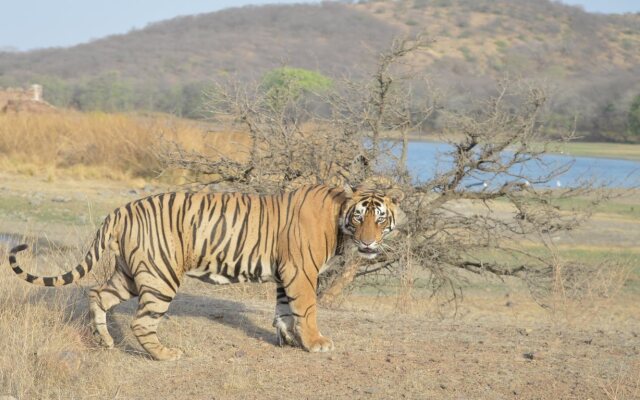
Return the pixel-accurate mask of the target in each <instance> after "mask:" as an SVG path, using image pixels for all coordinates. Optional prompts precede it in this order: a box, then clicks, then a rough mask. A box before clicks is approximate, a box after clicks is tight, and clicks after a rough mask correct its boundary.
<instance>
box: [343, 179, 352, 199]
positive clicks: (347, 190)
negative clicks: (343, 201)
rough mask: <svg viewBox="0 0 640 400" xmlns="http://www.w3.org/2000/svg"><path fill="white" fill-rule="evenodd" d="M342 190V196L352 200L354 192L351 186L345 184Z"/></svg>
mask: <svg viewBox="0 0 640 400" xmlns="http://www.w3.org/2000/svg"><path fill="white" fill-rule="evenodd" d="M342 189H343V190H344V196H345V197H346V198H347V199H351V198H353V192H354V190H353V188H352V187H351V185H349V184H348V183H345V184H344V185H343V186H342Z"/></svg>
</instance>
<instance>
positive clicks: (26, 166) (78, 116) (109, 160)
mask: <svg viewBox="0 0 640 400" xmlns="http://www.w3.org/2000/svg"><path fill="white" fill-rule="evenodd" d="M209 129H210V127H209V126H207V125H206V124H203V123H200V122H196V121H189V120H184V119H178V118H175V117H171V116H168V115H160V114H158V115H134V114H105V113H79V112H73V111H65V112H60V113H47V114H25V113H7V114H0V167H2V168H3V169H4V170H5V171H13V172H19V173H24V174H28V175H36V174H38V175H41V174H43V173H45V174H48V175H51V177H55V176H56V175H58V174H63V175H70V176H73V177H77V178H109V179H123V178H131V177H142V178H152V177H155V176H157V175H158V173H159V171H160V170H161V168H162V165H161V160H160V157H159V152H161V149H162V146H165V145H167V144H168V143H169V142H176V143H178V144H180V145H181V146H183V147H184V148H186V149H189V150H198V151H201V152H204V153H205V154H211V155H215V153H216V152H225V153H232V152H238V150H239V149H238V145H237V144H234V143H232V142H233V141H234V139H235V141H238V140H242V137H239V136H238V134H232V133H210V132H208V131H209Z"/></svg>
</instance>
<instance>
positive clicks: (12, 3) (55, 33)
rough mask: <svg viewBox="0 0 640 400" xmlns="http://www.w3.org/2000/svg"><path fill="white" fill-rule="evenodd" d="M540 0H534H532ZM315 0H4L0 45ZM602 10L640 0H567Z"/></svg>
mask: <svg viewBox="0 0 640 400" xmlns="http://www.w3.org/2000/svg"><path fill="white" fill-rule="evenodd" d="M531 1H536V0H531ZM300 2H307V3H310V2H318V1H317V0H316V1H313V0H306V1H304V0H302V1H301V0H108V1H105V0H57V1H51V0H0V49H2V50H8V49H13V50H22V51H24V50H33V49H39V48H46V47H68V46H73V45H76V44H79V43H85V42H88V41H91V40H93V39H98V38H101V37H104V36H108V35H112V34H120V33H127V32H129V31H130V30H132V29H140V28H144V27H145V26H146V25H147V24H149V23H150V22H157V21H162V20H165V19H170V18H173V17H177V16H179V15H190V14H199V13H205V12H212V11H217V10H221V9H223V8H229V7H240V6H245V5H249V4H254V5H260V4H271V3H300ZM563 2H564V3H566V4H575V5H581V6H582V7H583V8H584V9H585V10H586V11H590V12H601V13H624V12H640V0H563Z"/></svg>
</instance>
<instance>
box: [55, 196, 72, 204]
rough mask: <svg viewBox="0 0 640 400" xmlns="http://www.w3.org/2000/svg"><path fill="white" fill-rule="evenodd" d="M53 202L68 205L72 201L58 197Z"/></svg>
mask: <svg viewBox="0 0 640 400" xmlns="http://www.w3.org/2000/svg"><path fill="white" fill-rule="evenodd" d="M51 201H53V202H54V203H68V202H70V201H71V199H70V198H68V197H63V196H56V197H54V198H52V199H51Z"/></svg>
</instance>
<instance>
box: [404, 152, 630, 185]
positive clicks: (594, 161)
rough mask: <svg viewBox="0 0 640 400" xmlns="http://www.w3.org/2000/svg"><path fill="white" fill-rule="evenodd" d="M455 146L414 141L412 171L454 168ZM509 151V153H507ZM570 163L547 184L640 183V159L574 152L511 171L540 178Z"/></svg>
mask: <svg viewBox="0 0 640 400" xmlns="http://www.w3.org/2000/svg"><path fill="white" fill-rule="evenodd" d="M451 149H452V147H451V146H450V145H449V144H446V143H435V142H417V141H416V142H410V144H409V152H408V155H407V164H408V167H409V170H410V171H411V174H412V175H413V177H414V178H415V179H416V180H417V181H422V182H424V181H426V180H429V179H430V178H431V177H433V176H434V174H436V173H438V172H443V171H447V170H448V169H450V168H451V166H452V162H451V158H450V157H447V156H446V153H447V152H450V151H451ZM507 154H508V153H507ZM564 165H569V166H570V168H569V170H568V171H567V172H565V173H564V174H562V175H559V176H558V177H555V178H553V179H552V180H551V181H550V182H548V183H547V184H545V185H543V186H553V187H572V186H577V185H578V184H579V183H580V182H581V181H584V180H586V179H595V180H596V182H598V183H600V184H602V185H605V186H608V187H625V188H628V187H632V186H639V185H640V162H638V161H629V160H618V159H609V158H594V157H573V156H570V155H561V154H548V155H545V156H543V157H542V163H536V162H529V163H526V164H525V165H524V166H523V167H518V169H517V170H516V169H512V170H511V171H510V172H511V173H512V174H517V175H525V176H528V177H530V179H531V178H534V179H535V178H538V177H542V176H545V175H547V174H548V173H550V172H551V171H553V170H554V169H556V168H559V167H561V166H564ZM507 179H509V180H512V179H514V178H512V177H510V176H506V175H504V174H502V175H497V176H495V175H490V174H483V175H479V176H475V177H473V178H471V179H467V180H466V181H465V182H464V185H465V186H467V187H476V186H478V187H487V186H489V187H496V186H499V185H501V184H502V183H504V182H505V181H506V180H507Z"/></svg>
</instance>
